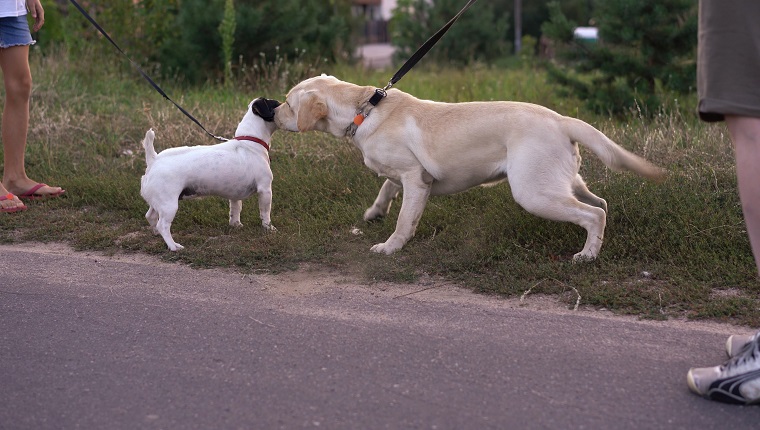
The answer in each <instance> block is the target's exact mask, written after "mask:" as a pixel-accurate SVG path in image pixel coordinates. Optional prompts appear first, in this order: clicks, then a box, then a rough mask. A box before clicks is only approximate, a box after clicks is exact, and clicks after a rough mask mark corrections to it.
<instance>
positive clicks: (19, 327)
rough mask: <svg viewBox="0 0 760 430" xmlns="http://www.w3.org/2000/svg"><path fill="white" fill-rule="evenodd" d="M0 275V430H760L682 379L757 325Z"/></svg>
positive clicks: (375, 292)
mask: <svg viewBox="0 0 760 430" xmlns="http://www.w3.org/2000/svg"><path fill="white" fill-rule="evenodd" d="M378 258H382V257H380V256H379V257H378ZM0 267H2V268H3V273H2V275H0V429H78V428H81V429H237V428H240V429H278V428H283V429H299V428H326V429H418V428H419V429H732V430H733V429H758V428H760V407H740V406H732V405H723V404H720V403H714V402H710V401H707V400H704V399H702V398H700V397H698V396H695V395H693V394H691V393H689V391H688V389H687V387H686V381H685V376H686V372H687V370H688V369H689V367H690V366H694V365H712V364H718V363H719V362H721V361H723V360H724V352H723V349H722V347H723V342H724V341H725V339H726V336H727V335H729V334H731V333H735V332H736V333H750V332H751V331H750V330H749V329H747V328H738V327H730V326H725V325H710V324H700V323H689V322H686V323H684V322H664V323H663V322H646V321H637V320H635V319H631V318H610V317H609V316H606V314H603V313H598V312H584V311H582V312H571V311H565V312H556V311H554V310H551V309H549V310H546V309H543V310H537V309H532V308H529V307H528V308H526V307H520V306H517V305H515V301H507V300H503V299H499V298H495V297H484V296H478V295H474V294H471V293H469V292H467V291H464V290H458V289H456V288H454V287H451V286H445V285H442V286H436V285H432V287H425V286H420V285H406V286H388V285H361V284H356V283H353V282H349V280H348V279H347V278H343V277H341V276H339V275H335V276H330V275H329V274H325V273H322V272H308V271H301V272H298V273H293V274H284V275H280V276H277V277H274V276H242V275H240V274H236V273H233V272H229V271H221V270H194V269H190V268H187V267H184V266H180V265H173V264H166V263H160V262H157V261H155V260H154V259H150V258H147V257H144V258H143V257H138V258H136V257H128V256H127V257H125V256H118V257H104V256H99V255H94V254H84V253H73V252H69V251H66V250H65V249H62V248H61V247H59V246H53V247H51V246H25V245H16V246H0ZM433 287H435V288H433ZM425 288H428V289H425ZM420 290H424V291H420Z"/></svg>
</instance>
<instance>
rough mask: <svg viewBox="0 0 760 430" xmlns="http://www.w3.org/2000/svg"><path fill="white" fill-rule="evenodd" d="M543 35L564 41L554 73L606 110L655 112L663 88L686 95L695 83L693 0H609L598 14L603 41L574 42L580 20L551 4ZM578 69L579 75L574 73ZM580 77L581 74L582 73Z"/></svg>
mask: <svg viewBox="0 0 760 430" xmlns="http://www.w3.org/2000/svg"><path fill="white" fill-rule="evenodd" d="M549 9H550V16H551V18H550V21H549V22H547V23H546V24H545V25H544V26H543V31H544V33H545V34H546V35H547V36H549V37H551V38H552V39H554V40H555V41H557V42H559V43H560V46H559V47H558V48H559V49H558V55H559V59H561V60H564V64H562V65H561V66H557V65H550V67H549V71H550V73H551V75H552V77H553V78H554V79H555V80H556V81H558V82H560V83H561V84H563V85H564V86H565V87H566V88H568V89H569V90H570V91H571V92H572V93H573V94H574V95H576V96H578V97H579V98H582V99H585V100H587V101H588V105H589V107H590V108H592V109H593V110H595V111H597V112H603V113H622V112H625V111H627V110H629V109H631V108H634V107H636V108H640V109H641V110H643V111H644V112H645V113H648V114H654V113H656V112H657V111H658V109H659V106H660V104H661V100H660V94H661V93H662V92H663V91H674V92H680V93H685V92H688V91H690V90H692V89H693V86H694V83H695V82H696V65H695V60H696V40H697V5H696V3H695V2H694V1H692V0H607V1H603V2H597V3H596V8H595V9H594V15H595V17H596V18H595V19H596V22H597V24H598V27H599V38H600V40H599V43H596V44H586V43H582V42H578V41H574V40H573V28H574V27H575V26H576V24H575V22H573V21H572V20H569V19H567V18H566V17H565V15H564V14H563V12H562V10H561V7H560V3H559V2H552V3H550V4H549ZM574 72H575V73H574ZM579 74H580V76H582V77H579Z"/></svg>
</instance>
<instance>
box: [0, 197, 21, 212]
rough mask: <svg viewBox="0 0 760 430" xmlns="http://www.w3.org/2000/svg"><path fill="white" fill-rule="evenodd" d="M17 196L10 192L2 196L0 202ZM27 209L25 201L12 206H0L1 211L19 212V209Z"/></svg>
mask: <svg viewBox="0 0 760 430" xmlns="http://www.w3.org/2000/svg"><path fill="white" fill-rule="evenodd" d="M15 198H16V196H14V195H13V194H11V193H8V194H6V195H4V196H0V202H1V201H3V200H13V199H15ZM25 210H26V205H25V204H24V203H21V206H19V205H16V206H15V207H12V208H4V207H2V206H0V213H13V212H19V211H25Z"/></svg>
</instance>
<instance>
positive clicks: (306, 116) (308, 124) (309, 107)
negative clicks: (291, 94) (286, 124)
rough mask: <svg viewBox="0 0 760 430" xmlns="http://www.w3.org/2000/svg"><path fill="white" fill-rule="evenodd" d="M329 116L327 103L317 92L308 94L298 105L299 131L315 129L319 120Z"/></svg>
mask: <svg viewBox="0 0 760 430" xmlns="http://www.w3.org/2000/svg"><path fill="white" fill-rule="evenodd" d="M326 117H327V105H326V104H325V102H324V100H322V99H321V98H320V97H319V96H318V95H317V94H315V93H313V92H311V93H308V94H306V96H305V97H304V99H303V100H302V102H301V105H300V106H299V107H298V121H297V125H298V131H310V130H314V126H315V125H316V124H317V121H319V120H320V119H323V118H326Z"/></svg>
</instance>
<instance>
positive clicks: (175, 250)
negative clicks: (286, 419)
mask: <svg viewBox="0 0 760 430" xmlns="http://www.w3.org/2000/svg"><path fill="white" fill-rule="evenodd" d="M183 249H185V247H184V246H182V245H180V244H179V243H175V244H174V246H172V245H169V250H170V251H172V252H177V251H181V250H183Z"/></svg>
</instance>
